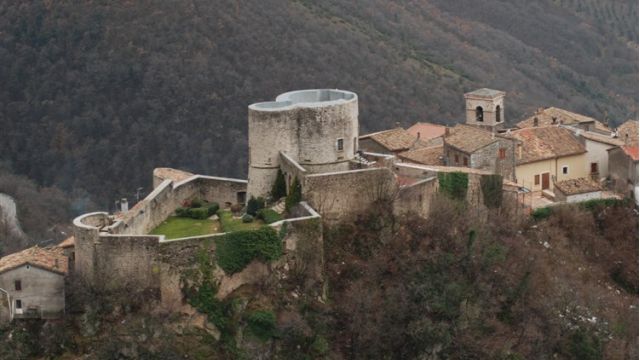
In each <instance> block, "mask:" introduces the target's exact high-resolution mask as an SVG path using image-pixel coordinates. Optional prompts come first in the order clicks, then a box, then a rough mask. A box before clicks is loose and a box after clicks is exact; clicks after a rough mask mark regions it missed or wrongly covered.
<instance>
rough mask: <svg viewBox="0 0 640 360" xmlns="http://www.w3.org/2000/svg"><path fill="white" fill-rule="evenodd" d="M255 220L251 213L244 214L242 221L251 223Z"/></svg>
mask: <svg viewBox="0 0 640 360" xmlns="http://www.w3.org/2000/svg"><path fill="white" fill-rule="evenodd" d="M252 221H253V216H251V215H249V214H244V215H242V222H243V223H245V224H246V223H250V222H252Z"/></svg>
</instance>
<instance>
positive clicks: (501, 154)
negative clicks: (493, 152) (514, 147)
mask: <svg viewBox="0 0 640 360" xmlns="http://www.w3.org/2000/svg"><path fill="white" fill-rule="evenodd" d="M498 157H500V159H505V158H506V157H507V149H505V148H501V149H500V150H498Z"/></svg>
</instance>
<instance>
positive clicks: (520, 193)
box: [0, 89, 638, 321]
mask: <svg viewBox="0 0 640 360" xmlns="http://www.w3.org/2000/svg"><path fill="white" fill-rule="evenodd" d="M461 102H462V101H461ZM463 104H464V106H465V108H466V118H465V119H463V120H464V121H463V122H461V123H459V124H457V125H455V126H452V127H449V126H443V125H438V124H435V123H428V122H418V123H416V124H414V125H413V126H411V127H409V128H407V129H404V128H401V127H397V128H394V129H389V130H384V131H379V132H375V133H370V134H360V133H359V123H358V96H357V95H356V94H355V93H353V92H349V91H342V90H301V91H292V92H288V93H285V94H281V95H279V96H277V97H276V99H275V101H270V102H261V103H255V104H252V105H250V106H249V108H248V114H249V115H248V123H249V127H248V129H249V133H248V137H249V164H248V166H249V171H248V179H229V178H223V177H215V176H209V175H200V174H192V173H189V172H186V171H182V170H178V169H170V168H157V169H155V170H154V172H153V174H152V176H153V187H154V190H153V191H152V192H151V193H150V194H149V195H148V196H147V197H146V198H144V199H142V200H140V201H139V202H138V203H136V204H134V205H133V206H131V207H129V205H128V202H127V201H126V199H123V200H122V201H121V206H122V208H121V211H120V212H118V213H115V214H109V213H106V212H94V213H89V214H84V215H82V216H79V217H78V218H76V219H75V220H74V221H73V225H74V228H75V234H74V236H72V237H69V238H68V239H66V240H65V241H63V242H62V243H60V244H59V245H57V246H53V247H48V248H40V247H32V248H29V249H26V250H23V251H21V252H18V253H14V254H10V255H8V256H5V257H3V258H2V259H0V320H2V321H11V320H13V319H23V318H45V319H50V318H58V317H61V316H63V315H64V312H65V300H68V298H66V296H68V293H69V292H68V291H67V290H66V289H65V286H68V284H69V283H70V281H69V280H70V279H71V280H72V282H73V283H75V284H76V285H77V284H80V286H84V287H86V288H91V289H92V291H96V294H106V295H104V296H108V295H109V294H114V293H118V292H120V293H122V292H123V293H127V294H130V298H131V299H132V300H131V301H134V300H133V299H136V296H135V295H136V294H143V298H144V302H145V303H151V302H153V303H155V304H157V305H158V306H161V307H163V308H164V309H169V311H172V310H174V311H178V309H180V308H182V307H184V306H186V304H185V288H188V287H189V286H193V285H194V284H200V285H202V282H203V281H212V282H213V283H214V284H215V289H216V292H215V296H216V298H218V299H224V298H225V297H226V296H228V295H229V294H231V293H232V292H234V291H235V290H237V289H239V288H240V287H241V286H243V285H246V284H254V283H256V284H257V283H259V282H260V281H261V279H263V278H264V276H266V275H265V274H269V273H278V274H282V275H281V276H283V277H286V276H290V275H291V274H293V273H296V272H303V273H304V274H305V276H306V277H305V278H306V279H307V280H306V282H307V286H306V288H307V289H308V290H307V291H308V292H311V293H313V294H314V296H316V297H318V298H320V299H322V298H323V297H324V296H325V295H326V294H325V287H324V281H325V277H324V274H323V271H324V270H323V269H324V268H323V264H324V254H323V227H322V223H323V222H325V223H338V222H341V221H350V220H356V219H358V218H359V216H360V215H361V214H362V213H363V212H364V211H365V210H366V209H368V208H370V207H371V206H372V204H378V205H382V206H384V207H386V208H388V209H390V210H391V211H392V212H393V214H396V215H398V216H403V215H405V214H414V215H417V216H419V217H421V218H428V217H429V216H430V206H431V203H432V199H433V197H434V196H435V195H436V194H437V193H443V192H444V193H447V194H448V195H450V196H451V197H455V198H458V199H460V200H462V201H466V202H467V203H468V204H470V205H471V206H473V207H475V208H477V210H478V212H479V213H486V214H488V213H490V212H491V211H492V210H493V209H496V208H500V207H503V206H507V204H508V206H510V207H511V208H512V209H514V210H515V211H516V212H518V213H520V214H522V215H523V216H528V215H529V214H530V213H531V212H532V211H534V210H535V209H538V208H543V207H549V206H555V205H558V204H563V203H572V202H580V201H585V200H590V199H601V198H617V199H622V198H634V199H635V201H636V203H637V199H638V122H637V121H631V120H630V121H626V122H624V123H623V124H622V125H621V126H619V127H617V128H615V129H613V128H609V127H608V126H607V125H606V124H604V123H602V122H600V121H598V120H596V119H593V118H590V117H587V116H583V115H580V114H576V113H572V112H570V111H567V110H563V109H558V108H541V109H539V110H538V111H536V113H535V114H533V115H531V116H529V117H527V118H526V119H523V120H521V121H518V122H514V123H515V124H514V125H507V120H508V119H506V118H505V115H504V114H505V107H506V106H508V103H507V102H506V94H505V93H504V92H502V91H497V90H491V89H480V90H476V91H472V92H469V93H466V94H464V103H463ZM509 123H510V124H511V123H512V122H509ZM192 220H193V221H192ZM190 221H192V222H190ZM203 224H204V225H203ZM207 256H209V257H208V258H215V259H216V262H215V263H210V262H207V261H204V262H203V261H202V258H203V257H204V258H207ZM194 274H195V275H194ZM65 280H67V281H65ZM66 284H67V285H66ZM190 304H193V302H190Z"/></svg>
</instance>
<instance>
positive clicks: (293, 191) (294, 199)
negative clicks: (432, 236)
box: [285, 177, 302, 211]
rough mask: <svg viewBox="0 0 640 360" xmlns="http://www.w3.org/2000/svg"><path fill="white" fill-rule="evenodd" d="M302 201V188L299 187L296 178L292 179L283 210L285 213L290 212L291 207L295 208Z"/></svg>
mask: <svg viewBox="0 0 640 360" xmlns="http://www.w3.org/2000/svg"><path fill="white" fill-rule="evenodd" d="M301 200H302V187H301V186H300V182H299V181H298V178H297V177H295V178H293V182H292V183H291V188H290V189H289V194H288V195H287V199H286V200H285V208H286V209H287V211H289V210H291V208H292V207H294V206H296V205H297V204H298V203H299V202H300V201H301Z"/></svg>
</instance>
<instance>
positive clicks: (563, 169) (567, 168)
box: [562, 166, 569, 175]
mask: <svg viewBox="0 0 640 360" xmlns="http://www.w3.org/2000/svg"><path fill="white" fill-rule="evenodd" d="M562 173H563V174H565V175H566V174H568V173H569V167H568V166H563V167H562Z"/></svg>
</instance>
